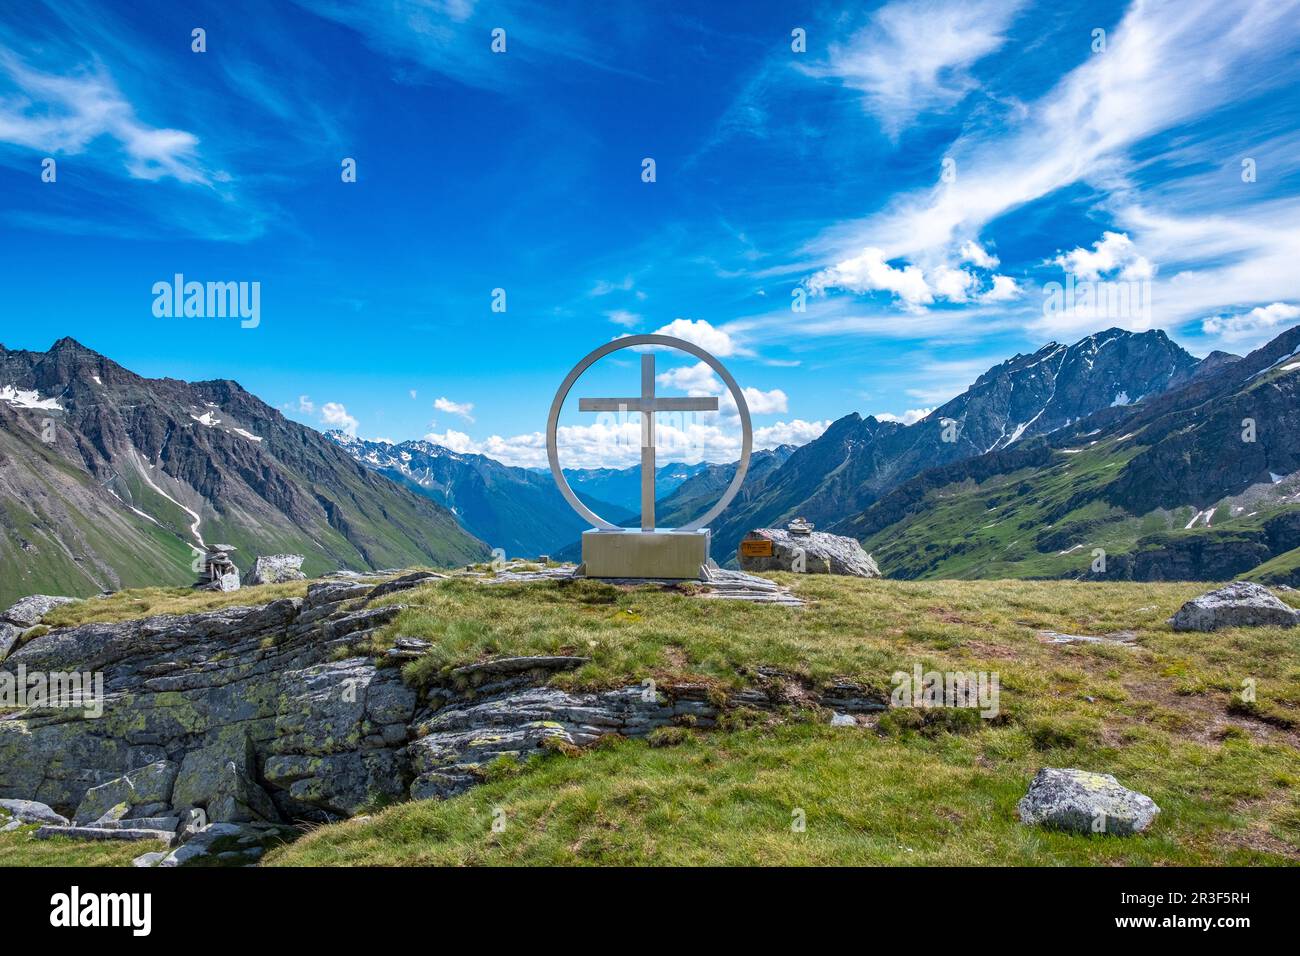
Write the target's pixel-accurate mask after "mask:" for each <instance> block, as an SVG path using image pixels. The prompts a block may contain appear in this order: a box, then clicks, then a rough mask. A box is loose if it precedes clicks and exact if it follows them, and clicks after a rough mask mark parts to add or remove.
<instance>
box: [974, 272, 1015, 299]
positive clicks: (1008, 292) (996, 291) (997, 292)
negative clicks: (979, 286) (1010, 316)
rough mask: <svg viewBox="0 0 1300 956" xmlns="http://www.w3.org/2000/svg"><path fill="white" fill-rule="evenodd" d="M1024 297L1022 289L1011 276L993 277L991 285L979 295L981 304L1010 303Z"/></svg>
mask: <svg viewBox="0 0 1300 956" xmlns="http://www.w3.org/2000/svg"><path fill="white" fill-rule="evenodd" d="M1022 295H1024V289H1022V288H1020V285H1019V284H1018V283H1017V282H1016V280H1015V279H1013V278H1011V276H1004V275H995V276H994V277H993V285H992V287H991V288H989V290H988V291H987V292H983V293H981V294H980V297H979V298H980V301H981V302H1010V301H1011V300H1012V299H1018V298H1020V297H1021V296H1022Z"/></svg>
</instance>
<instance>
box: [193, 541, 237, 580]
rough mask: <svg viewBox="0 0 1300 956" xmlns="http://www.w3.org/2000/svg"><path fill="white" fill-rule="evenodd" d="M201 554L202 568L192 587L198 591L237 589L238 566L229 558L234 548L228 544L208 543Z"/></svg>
mask: <svg viewBox="0 0 1300 956" xmlns="http://www.w3.org/2000/svg"><path fill="white" fill-rule="evenodd" d="M206 547H207V553H206V554H204V555H203V570H202V571H200V572H199V580H198V582H197V583H195V585H194V587H195V588H197V589H198V590H200V591H238V590H239V568H237V567H235V562H233V561H231V560H230V555H231V553H232V552H234V551H235V550H236V548H235V547H234V546H233V545H229V544H209V545H207V546H206Z"/></svg>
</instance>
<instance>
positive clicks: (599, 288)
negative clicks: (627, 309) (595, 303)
mask: <svg viewBox="0 0 1300 956" xmlns="http://www.w3.org/2000/svg"><path fill="white" fill-rule="evenodd" d="M633 285H634V283H633V281H632V277H631V276H624V277H623V280H622V281H621V282H610V281H609V280H607V279H598V280H596V284H595V285H594V286H592V287H591V293H590V294H591V295H593V296H602V295H609V294H610V293H611V292H631V291H632V287H633Z"/></svg>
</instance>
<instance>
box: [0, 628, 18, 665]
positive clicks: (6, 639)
mask: <svg viewBox="0 0 1300 956" xmlns="http://www.w3.org/2000/svg"><path fill="white" fill-rule="evenodd" d="M22 634H23V628H21V627H18V626H17V625H16V624H10V623H9V622H8V621H0V661H2V660H4V659H5V658H6V657H8V656H9V652H10V651H12V650H13V649H14V646H15V645H16V644H17V643H18V638H20V637H21V636H22Z"/></svg>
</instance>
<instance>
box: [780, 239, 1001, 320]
mask: <svg viewBox="0 0 1300 956" xmlns="http://www.w3.org/2000/svg"><path fill="white" fill-rule="evenodd" d="M967 245H971V246H974V243H968V244H967ZM967 252H972V253H976V254H977V257H978V258H980V259H981V260H982V261H983V262H988V263H992V264H993V265H996V264H997V261H998V260H997V259H996V258H994V257H992V256H989V255H988V254H987V253H985V252H984V250H983V249H981V248H980V247H979V246H974V249H969V250H968V249H966V248H965V247H963V249H962V252H961V256H962V259H963V261H966V260H967V258H968V257H967V256H966V253H967ZM990 283H991V284H990V285H988V286H987V287H985V285H984V282H983V280H981V278H980V276H978V275H977V274H975V273H974V272H972V271H971V270H969V269H963V268H960V267H958V266H954V265H953V264H951V263H949V262H946V261H942V260H941V261H938V262H937V263H936V264H935V265H933V266H931V267H929V268H924V269H923V268H922V267H921V266H919V265H915V264H912V263H908V264H903V265H898V266H895V265H892V264H891V263H889V262H888V261H886V259H885V255H884V252H883V251H882V250H881V249H879V248H876V247H874V246H871V247H868V248H866V249H863V250H862V252H861V253H860V254H859V255H856V256H853V257H852V258H849V259H845V260H844V261H842V262H838V263H836V264H835V265H833V266H830V267H828V268H826V269H822V270H821V271H819V272H816V273H814V274H813V275H812V276H810V277H809V278H808V279H807V281H806V282H805V283H804V284H805V286H806V287H807V289H808V291H809V293H811V294H812V295H826V294H827V293H828V292H830V291H832V290H837V289H838V290H840V291H844V292H853V293H856V294H858V295H866V294H868V293H872V292H887V293H890V294H891V295H893V296H894V297H895V298H896V299H897V301H898V302H899V304H900V305H902V307H903V308H904V309H906V310H908V311H909V312H923V311H925V308H926V306H929V305H931V304H932V303H934V302H936V301H939V300H942V301H945V302H951V303H967V302H971V301H973V300H979V301H981V302H1003V301H1008V300H1010V299H1013V298H1016V297H1017V296H1019V294H1020V288H1019V286H1018V285H1017V284H1016V281H1015V280H1014V279H1012V278H1011V277H1010V276H1003V275H995V276H992V277H991V278H990Z"/></svg>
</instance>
